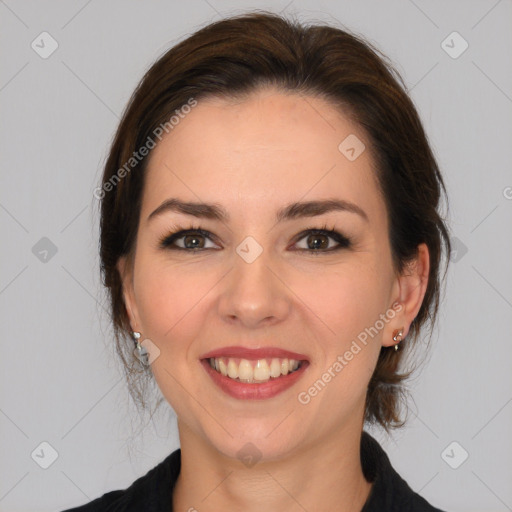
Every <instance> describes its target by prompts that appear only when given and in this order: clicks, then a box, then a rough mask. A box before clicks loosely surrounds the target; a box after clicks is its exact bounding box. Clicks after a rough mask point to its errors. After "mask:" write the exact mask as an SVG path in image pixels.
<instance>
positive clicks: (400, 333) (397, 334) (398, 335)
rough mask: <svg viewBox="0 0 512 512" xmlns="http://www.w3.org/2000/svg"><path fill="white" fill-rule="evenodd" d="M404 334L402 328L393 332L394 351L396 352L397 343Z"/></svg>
mask: <svg viewBox="0 0 512 512" xmlns="http://www.w3.org/2000/svg"><path fill="white" fill-rule="evenodd" d="M403 335H404V328H403V327H402V328H400V329H397V330H396V331H395V332H394V333H393V341H394V342H395V352H398V348H399V347H398V344H399V343H400V342H401V341H402V339H403Z"/></svg>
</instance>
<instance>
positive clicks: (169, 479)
mask: <svg viewBox="0 0 512 512" xmlns="http://www.w3.org/2000/svg"><path fill="white" fill-rule="evenodd" d="M180 466H181V450H180V449H179V448H178V449H177V450H175V451H174V452H172V453H171V454H170V455H168V456H167V457H166V458H165V459H164V460H162V461H161V462H160V463H159V464H158V465H157V466H155V467H154V468H152V469H150V470H149V471H148V472H147V473H146V474H145V475H144V476H141V477H140V478H138V479H137V480H135V481H134V482H133V483H132V484H131V485H130V486H129V487H127V488H126V489H118V490H115V491H110V492H107V493H105V494H103V495H102V496H100V497H99V498H96V499H94V500H92V501H90V502H88V503H85V504H84V505H80V506H78V507H75V508H70V509H66V510H63V511H62V512H131V511H133V512H140V511H147V512H157V511H160V510H168V509H169V504H170V503H171V502H172V490H173V488H174V484H175V483H176V480H177V478H178V475H179V472H180Z"/></svg>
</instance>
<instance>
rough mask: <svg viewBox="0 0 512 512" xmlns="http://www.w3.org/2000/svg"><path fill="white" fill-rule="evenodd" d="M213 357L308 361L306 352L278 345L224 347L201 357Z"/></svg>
mask: <svg viewBox="0 0 512 512" xmlns="http://www.w3.org/2000/svg"><path fill="white" fill-rule="evenodd" d="M212 357H214V358H215V357H240V358H242V359H265V358H267V357H279V358H287V359H296V360H298V361H308V360H309V359H308V357H307V356H305V355H304V354H299V353H297V352H291V351H290V350H284V349H282V348H278V347H264V348H247V347H240V346H236V347H235V346H232V347H222V348H218V349H215V350H212V351H210V352H208V353H206V354H203V355H202V356H201V358H200V359H210V358H212Z"/></svg>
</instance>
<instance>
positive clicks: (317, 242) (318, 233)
mask: <svg viewBox="0 0 512 512" xmlns="http://www.w3.org/2000/svg"><path fill="white" fill-rule="evenodd" d="M329 239H330V240H329ZM297 240H298V241H300V240H304V241H305V242H304V245H305V247H299V248H298V249H296V250H299V251H306V252H309V253H312V254H322V253H325V252H333V251H338V250H340V249H347V248H349V247H350V246H351V242H350V239H349V238H347V237H346V236H344V235H342V234H341V233H339V232H338V231H335V230H334V229H327V227H324V228H322V229H317V228H308V229H307V230H305V231H303V232H302V233H301V234H300V235H298V237H297ZM333 240H334V242H336V244H337V245H336V244H334V246H333V244H332V243H331V242H332V241H333ZM295 245H297V243H296V244H295Z"/></svg>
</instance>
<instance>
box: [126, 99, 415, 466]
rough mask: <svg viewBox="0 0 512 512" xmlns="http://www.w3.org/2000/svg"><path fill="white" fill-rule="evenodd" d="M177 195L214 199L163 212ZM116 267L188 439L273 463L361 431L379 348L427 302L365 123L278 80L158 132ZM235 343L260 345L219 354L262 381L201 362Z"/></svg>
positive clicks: (204, 103)
mask: <svg viewBox="0 0 512 512" xmlns="http://www.w3.org/2000/svg"><path fill="white" fill-rule="evenodd" d="M347 137H351V138H350V139H348V142H346V143H344V144H345V145H343V144H342V147H341V148H342V149H341V150H340V149H339V146H340V143H342V141H344V140H345V139H346V138H347ZM354 137H357V139H355V138H354ZM361 143H363V144H364V145H365V146H366V149H365V150H363V151H362V152H361V150H362V149H363V146H362V145H361ZM350 147H353V148H354V151H351V150H350ZM360 152H361V153H360ZM358 153H360V154H359V156H357V155H358ZM354 156H357V158H355V159H354ZM169 199H176V200H179V201H181V202H184V203H207V204H209V205H214V206H215V207H216V209H214V210H212V209H208V208H206V207H203V208H200V209H199V211H195V215H192V214H191V213H192V209H191V208H188V209H181V210H179V209H178V210H176V209H173V208H171V207H169V208H165V207H163V208H159V207H160V206H161V205H162V204H164V203H165V202H166V201H168V200H169ZM323 201H333V202H336V201H337V202H338V206H337V207H336V208H329V207H326V206H325V204H324V206H323V207H322V203H321V202H323ZM312 202H315V203H316V202H318V204H316V207H315V205H314V204H313V203H312ZM294 203H309V205H306V206H304V205H303V206H302V207H300V206H295V207H293V208H288V207H289V206H290V205H292V204H294ZM157 209H159V211H157V212H155V210H157ZM153 212H155V213H154V214H153V215H151V214H152V213H153ZM219 212H220V213H223V214H224V217H220V218H217V216H216V215H214V213H218V214H219V215H220V213H219ZM205 213H209V214H208V215H207V216H203V214H205ZM183 230H190V232H188V233H187V232H183ZM198 230H202V231H198ZM315 230H317V231H315ZM331 231H332V232H331ZM179 232H181V233H179ZM175 233H178V235H177V236H171V235H173V234H175ZM119 269H120V271H121V273H122V276H123V279H124V280H123V286H124V294H125V302H126V304H127V310H128V313H129V316H130V321H131V326H132V328H133V329H134V330H136V331H139V332H141V333H142V338H143V339H144V338H147V339H149V340H150V341H151V343H152V344H153V345H148V347H151V346H154V347H157V348H158V351H159V353H158V356H157V357H156V359H155V360H154V361H153V363H152V365H151V369H152V372H153V374H154V376H155V378H156V381H157V383H158V385H159V387H160V389H161V391H162V393H163V395H164V396H165V397H166V399H167V400H168V402H169V403H170V405H171V406H172V407H173V409H174V410H175V412H176V414H177V416H178V423H179V427H180V435H181V433H182V431H183V432H185V431H187V432H189V433H191V434H192V435H194V436H195V437H196V438H197V439H199V440H201V441H203V442H204V443H205V444H206V445H208V446H211V447H214V448H215V449H216V450H218V451H219V452H220V453H222V454H224V455H226V456H229V457H236V456H237V452H238V451H239V450H240V449H241V447H243V446H244V445H245V444H246V443H248V442H252V443H253V444H254V445H256V446H257V448H258V450H259V451H260V452H261V453H262V456H263V457H266V458H269V459H270V458H273V457H280V456H283V455H285V454H287V453H291V452H292V451H294V450H299V451H300V450H303V449H305V448H306V447H308V446H309V447H310V446H313V445H314V444H317V443H321V442H324V441H325V440H326V439H328V438H335V437H338V438H339V436H340V435H343V434H342V433H343V432H344V431H348V430H349V429H359V430H360V429H361V426H362V418H363V413H364V401H365V395H366V389H367V385H368V382H369V380H370V377H371V375H372V372H373V370H374V368H375V365H376V361H377V358H378V355H379V351H380V349H381V347H382V345H394V342H393V340H392V338H393V331H394V330H395V329H399V328H400V327H403V326H405V329H404V335H406V330H407V326H408V322H409V320H412V318H414V314H415V313H416V312H417V309H418V308H419V304H420V303H421V298H422V293H421V286H420V287H419V289H420V293H419V295H416V296H414V297H412V298H411V294H410V293H408V292H407V289H408V288H407V287H406V286H404V282H403V281H401V279H400V276H397V275H396V274H395V272H394V270H393V267H392V261H391V250H390V245H389V240H388V221H387V213H386V208H385V204H384V199H383V197H382V194H381V192H380V190H379V188H378V185H377V182H376V175H375V168H374V162H373V159H372V157H371V155H370V141H369V140H368V138H367V136H366V135H365V133H364V132H363V131H362V130H361V128H360V127H359V126H357V125H356V124H354V123H352V122H351V121H350V120H349V119H348V117H345V116H344V115H343V113H341V112H339V110H338V109H335V108H334V107H333V106H332V105H330V104H329V103H327V102H325V101H324V100H322V99H319V98H315V97H312V96H308V97H304V96H300V95H297V94H284V93H281V92H278V91H275V90H265V91H258V92H256V93H253V94H252V95H251V96H250V97H248V98H247V99H245V100H243V101H236V102H235V101H227V100H220V99H207V100H201V101H199V103H198V104H197V106H195V107H194V108H193V109H192V110H191V112H190V113H189V114H187V116H186V117H184V118H183V119H181V120H180V123H179V124H178V125H177V126H175V127H174V129H173V130H172V131H171V132H170V133H169V134H168V135H167V136H166V138H163V139H162V141H161V142H160V143H159V145H158V146H157V147H156V148H155V149H154V150H153V153H152V156H151V161H150V163H149V166H148V169H147V176H146V182H145V188H144V191H143V200H142V207H141V213H140V223H139V228H138V234H137V243H136V248H135V252H134V259H133V262H132V265H126V264H125V261H124V260H121V261H120V263H119ZM411 289H416V290H417V289H418V286H416V287H414V286H412V287H411ZM423 291H424V290H423ZM364 333H366V336H365V335H364ZM226 347H241V348H242V349H249V352H245V353H244V352H237V351H235V350H232V349H229V350H228V351H227V352H226V353H224V354H223V356H224V357H222V358H221V359H223V361H224V363H225V364H226V366H227V367H229V366H231V370H232V371H233V372H234V371H235V369H236V371H238V372H239V373H238V375H243V376H244V378H247V379H249V378H251V377H247V375H249V374H246V373H243V372H244V371H245V370H243V369H242V368H241V366H243V364H246V362H242V365H239V364H238V363H240V362H241V359H247V360H248V361H249V364H250V365H251V371H252V372H254V373H252V374H250V375H251V376H252V378H253V379H256V378H257V379H259V380H258V381H257V382H255V383H252V384H247V383H245V382H236V383H234V380H233V379H231V378H230V377H229V376H223V375H222V374H221V373H219V372H217V371H216V370H214V369H212V368H211V366H209V364H208V361H206V362H205V361H204V358H205V355H207V354H209V353H212V352H215V351H217V350H220V349H224V348H226ZM270 348H273V349H274V350H275V351H274V352H271V351H270V350H269V349H270ZM251 349H261V351H260V352H258V353H256V352H250V350H251ZM152 350H153V351H154V348H153V349H152ZM230 350H232V354H231V356H232V357H231V359H232V361H230V358H229V357H228V356H229V354H230ZM279 350H280V351H282V352H279ZM285 351H289V352H293V353H294V355H295V356H296V359H297V360H301V361H302V363H300V367H299V368H298V369H297V371H296V372H293V373H291V374H290V373H289V374H288V375H286V376H284V375H282V374H281V377H277V378H276V377H271V378H270V379H268V373H265V372H267V370H266V369H265V364H264V363H263V362H262V360H263V359H265V360H266V362H267V365H268V366H269V371H270V370H271V369H272V364H273V365H274V371H277V373H276V374H275V375H278V374H280V373H279V369H281V370H283V373H284V372H285V370H284V366H286V364H288V365H290V362H289V359H290V357H288V358H286V357H280V356H285V355H286V352H285ZM150 352H151V350H150ZM154 354H155V355H156V354H157V352H156V351H154ZM266 356H269V357H266ZM273 359H277V363H276V362H273ZM285 359H288V361H287V362H285ZM291 359H293V358H291ZM257 360H260V362H259V363H258V362H257ZM217 363H218V364H219V370H222V368H221V363H220V362H219V359H218V360H217ZM214 364H215V362H214ZM291 364H293V362H292V363H291ZM253 367H257V368H259V369H260V370H257V369H256V370H253V369H252V368H253ZM276 368H277V370H276ZM228 370H229V368H228ZM258 372H259V373H258ZM213 373H215V375H213ZM233 375H235V374H234V373H233ZM265 377H267V379H265ZM264 380H268V382H266V383H265V382H263V381H264ZM228 381H229V382H228ZM315 383H316V385H315ZM244 386H245V388H244Z"/></svg>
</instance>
